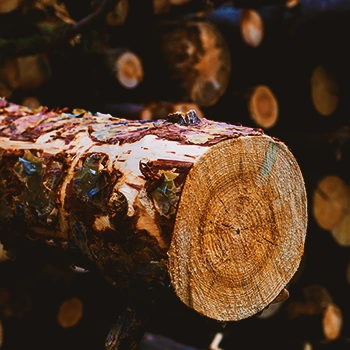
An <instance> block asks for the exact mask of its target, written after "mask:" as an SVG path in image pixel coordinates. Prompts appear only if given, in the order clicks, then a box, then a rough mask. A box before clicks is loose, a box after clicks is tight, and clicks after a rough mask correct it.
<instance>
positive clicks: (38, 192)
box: [14, 150, 57, 224]
mask: <svg viewBox="0 0 350 350" xmlns="http://www.w3.org/2000/svg"><path fill="white" fill-rule="evenodd" d="M44 169H45V165H44V162H43V159H42V158H40V157H37V156H35V155H34V154H33V153H32V152H30V151H29V150H25V151H24V155H23V157H19V159H18V162H17V163H16V164H15V166H14V172H15V174H16V175H17V177H18V178H19V179H20V180H21V181H22V182H23V183H24V184H25V188H26V190H25V192H24V193H23V194H22V196H21V197H20V198H19V199H18V200H19V201H20V202H22V206H24V207H25V209H27V210H25V212H27V213H29V212H31V213H33V214H34V213H36V215H37V217H38V218H43V217H45V218H46V220H47V221H46V223H49V224H50V223H53V222H54V220H53V218H52V217H50V214H52V215H53V216H55V211H54V209H55V195H54V193H53V192H52V188H50V187H48V186H47V185H46V184H45V183H44V174H45V170H44ZM49 177H50V176H49ZM48 183H50V182H48ZM54 183H57V181H54ZM51 186H52V181H51Z"/></svg>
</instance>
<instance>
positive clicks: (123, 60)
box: [106, 49, 143, 89]
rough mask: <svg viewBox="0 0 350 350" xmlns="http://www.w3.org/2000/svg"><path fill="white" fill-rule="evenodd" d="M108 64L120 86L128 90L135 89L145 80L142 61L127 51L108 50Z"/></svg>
mask: <svg viewBox="0 0 350 350" xmlns="http://www.w3.org/2000/svg"><path fill="white" fill-rule="evenodd" d="M106 64H107V67H108V68H109V69H110V71H111V72H112V73H113V75H114V76H115V78H116V80H117V81H118V82H119V84H120V85H121V86H122V87H124V88H126V89H134V88H135V87H137V86H138V85H139V84H140V83H141V82H142V80H143V65H142V60H141V59H140V58H139V57H138V55H137V54H136V53H134V52H132V51H130V50H127V49H108V50H107V52H106Z"/></svg>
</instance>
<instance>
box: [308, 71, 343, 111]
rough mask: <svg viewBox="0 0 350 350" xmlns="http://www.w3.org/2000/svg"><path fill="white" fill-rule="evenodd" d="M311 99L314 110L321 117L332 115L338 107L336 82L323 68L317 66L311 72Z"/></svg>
mask: <svg viewBox="0 0 350 350" xmlns="http://www.w3.org/2000/svg"><path fill="white" fill-rule="evenodd" d="M311 97H312V102H313V105H314V107H315V109H316V110H317V112H318V113H320V114H321V115H323V116H329V115H331V114H333V113H334V111H335V110H336V108H337V106H338V102H339V87H338V82H337V80H336V78H335V77H334V76H333V74H331V73H330V72H329V71H327V70H326V69H325V68H324V67H323V66H317V67H315V68H314V70H313V71H312V74H311Z"/></svg>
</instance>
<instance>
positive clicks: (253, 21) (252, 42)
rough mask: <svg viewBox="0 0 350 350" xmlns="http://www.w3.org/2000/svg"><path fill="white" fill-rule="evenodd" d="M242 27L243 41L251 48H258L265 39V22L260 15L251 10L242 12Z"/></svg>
mask: <svg viewBox="0 0 350 350" xmlns="http://www.w3.org/2000/svg"><path fill="white" fill-rule="evenodd" d="M240 25H241V33H242V38H243V41H244V42H245V43H246V44H247V45H249V46H251V47H258V46H259V45H260V44H261V42H262V40H263V38H264V22H263V20H262V19H261V17H260V15H259V13H258V12H256V11H255V10H251V9H246V10H242V12H241V22H240Z"/></svg>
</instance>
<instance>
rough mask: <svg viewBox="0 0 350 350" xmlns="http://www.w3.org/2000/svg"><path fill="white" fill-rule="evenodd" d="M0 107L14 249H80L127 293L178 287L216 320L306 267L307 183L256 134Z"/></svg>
mask: <svg viewBox="0 0 350 350" xmlns="http://www.w3.org/2000/svg"><path fill="white" fill-rule="evenodd" d="M0 112H1V114H0V116H1V126H0V148H1V163H0V166H1V182H0V192H1V193H0V194H1V196H0V206H1V211H0V238H1V241H2V243H3V244H4V245H5V249H7V248H8V247H16V244H18V242H19V240H20V238H21V237H23V236H25V237H27V238H28V239H29V241H33V242H36V244H38V242H40V243H42V244H46V245H47V246H48V247H51V249H55V250H56V251H57V252H61V254H63V255H64V254H67V256H70V257H73V258H72V259H74V256H75V255H78V251H81V252H82V253H83V254H84V255H85V256H86V257H87V258H88V259H89V260H90V262H91V264H95V265H96V266H97V267H98V268H99V269H100V271H101V273H102V274H103V275H104V276H105V277H106V278H107V280H109V281H110V283H111V284H113V285H114V286H116V287H117V288H118V289H119V290H122V291H126V292H129V291H131V290H135V289H137V290H138V291H142V290H143V288H144V287H147V288H148V287H149V286H158V287H164V288H167V286H168V285H169V282H170V283H171V286H172V288H173V289H174V290H175V292H176V294H177V296H178V297H179V298H180V299H181V300H182V301H183V302H184V303H185V304H186V305H187V306H188V307H190V308H193V309H195V310H196V311H197V312H199V313H200V314H202V315H204V316H207V317H209V318H212V319H216V320H221V321H232V320H240V319H243V318H247V317H249V316H251V315H254V314H256V313H258V312H260V311H261V310H263V309H264V308H265V307H266V306H268V305H269V304H270V303H271V302H272V301H273V300H274V299H275V298H276V297H277V296H278V295H279V294H280V292H281V291H282V290H283V288H284V287H285V286H286V285H287V283H288V282H289V281H290V279H291V278H292V277H293V275H294V274H295V272H296V271H297V269H298V266H299V263H300V261H301V258H302V255H303V249H304V241H305V233H306V225H307V208H306V194H305V187H304V182H303V178H302V175H301V172H300V169H299V167H298V164H297V162H296V160H295V159H294V157H293V155H292V154H291V152H290V151H289V149H288V148H287V147H286V145H285V144H284V143H282V142H281V141H279V140H277V139H274V138H271V137H269V136H267V135H265V134H264V133H263V132H262V131H261V130H259V129H251V128H246V127H243V126H234V125H230V124H226V123H220V122H214V121H210V120H207V119H205V118H202V119H200V118H198V117H197V115H196V114H195V112H194V111H189V112H188V113H187V114H181V113H175V114H172V115H170V116H169V117H168V119H167V120H157V121H155V122H153V121H141V120H133V121H130V120H125V119H117V118H113V117H112V116H110V115H104V114H97V115H92V114H90V113H87V112H84V111H74V112H75V114H68V113H64V112H62V111H56V112H55V111H45V109H43V110H42V111H41V112H36V111H32V110H30V109H27V108H21V107H19V106H17V105H14V104H8V103H7V102H6V101H3V100H2V101H1V109H0ZM26 244H27V243H26ZM69 254H70V255H69ZM73 263H74V261H73ZM78 266H81V265H78Z"/></svg>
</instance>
